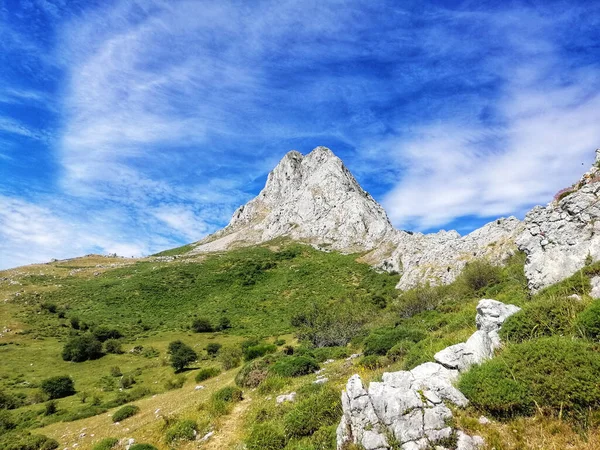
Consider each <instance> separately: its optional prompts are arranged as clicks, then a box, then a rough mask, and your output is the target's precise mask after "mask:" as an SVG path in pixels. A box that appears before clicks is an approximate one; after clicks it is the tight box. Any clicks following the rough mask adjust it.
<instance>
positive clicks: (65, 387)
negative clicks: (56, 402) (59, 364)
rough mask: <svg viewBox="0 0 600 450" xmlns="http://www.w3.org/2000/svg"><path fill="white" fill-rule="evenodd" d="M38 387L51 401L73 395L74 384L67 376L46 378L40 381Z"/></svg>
mask: <svg viewBox="0 0 600 450" xmlns="http://www.w3.org/2000/svg"><path fill="white" fill-rule="evenodd" d="M40 387H41V388H42V391H43V392H44V394H46V395H47V396H48V398H50V399H51V400H52V399H56V398H63V397H68V396H69V395H73V394H75V383H74V382H73V379H72V378H71V377H69V376H67V375H59V376H56V377H51V378H46V379H45V380H44V381H42V384H41V385H40Z"/></svg>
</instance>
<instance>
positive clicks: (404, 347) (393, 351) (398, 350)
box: [386, 340, 415, 362]
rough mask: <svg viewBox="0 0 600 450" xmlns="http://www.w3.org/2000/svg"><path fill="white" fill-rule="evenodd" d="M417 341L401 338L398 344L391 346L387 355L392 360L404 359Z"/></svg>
mask: <svg viewBox="0 0 600 450" xmlns="http://www.w3.org/2000/svg"><path fill="white" fill-rule="evenodd" d="M414 345H415V343H414V342H413V341H407V340H401V341H400V342H398V343H397V344H395V345H394V346H393V347H392V348H390V349H389V350H388V351H387V353H386V355H387V357H388V359H389V360H390V361H392V362H396V361H400V360H401V359H403V358H404V357H405V356H406V355H408V353H409V352H410V350H411V349H412V348H413V346H414Z"/></svg>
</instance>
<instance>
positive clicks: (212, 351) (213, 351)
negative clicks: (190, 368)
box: [206, 342, 222, 356]
mask: <svg viewBox="0 0 600 450" xmlns="http://www.w3.org/2000/svg"><path fill="white" fill-rule="evenodd" d="M221 347H222V345H221V344H218V343H216V342H211V343H210V344H208V345H207V346H206V353H208V356H217V353H219V350H221Z"/></svg>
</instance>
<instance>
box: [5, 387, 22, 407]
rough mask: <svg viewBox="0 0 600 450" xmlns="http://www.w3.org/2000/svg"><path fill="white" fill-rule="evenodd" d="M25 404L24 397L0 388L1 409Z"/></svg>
mask: <svg viewBox="0 0 600 450" xmlns="http://www.w3.org/2000/svg"><path fill="white" fill-rule="evenodd" d="M24 404H25V402H24V399H22V398H20V397H19V396H17V395H13V394H10V393H8V392H5V391H1V390H0V409H16V408H20V407H21V406H23V405H24Z"/></svg>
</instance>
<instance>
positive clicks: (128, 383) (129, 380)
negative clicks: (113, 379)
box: [119, 373, 136, 389]
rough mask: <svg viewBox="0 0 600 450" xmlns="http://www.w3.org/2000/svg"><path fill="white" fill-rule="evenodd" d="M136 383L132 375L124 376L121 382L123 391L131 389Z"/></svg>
mask: <svg viewBox="0 0 600 450" xmlns="http://www.w3.org/2000/svg"><path fill="white" fill-rule="evenodd" d="M135 383H136V381H135V377H134V376H133V374H131V373H129V374H126V375H123V376H122V377H121V379H120V380H119V384H120V385H121V389H130V388H131V387H132V386H133V385H134V384H135Z"/></svg>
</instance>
